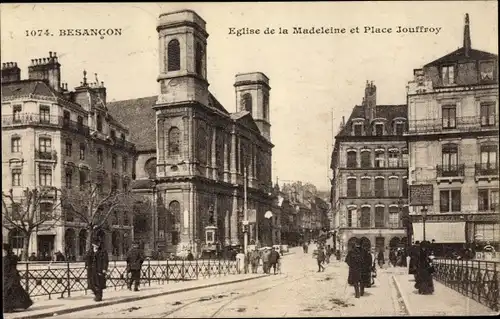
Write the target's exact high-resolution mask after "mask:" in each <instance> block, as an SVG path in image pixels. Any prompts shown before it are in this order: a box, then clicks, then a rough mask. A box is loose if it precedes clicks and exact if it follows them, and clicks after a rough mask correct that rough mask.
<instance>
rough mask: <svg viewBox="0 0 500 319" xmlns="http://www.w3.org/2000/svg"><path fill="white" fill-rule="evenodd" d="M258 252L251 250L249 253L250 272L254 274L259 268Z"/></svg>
mask: <svg viewBox="0 0 500 319" xmlns="http://www.w3.org/2000/svg"><path fill="white" fill-rule="evenodd" d="M259 262H260V254H259V252H258V251H257V250H252V252H251V253H250V263H251V265H252V273H254V274H256V273H257V271H258V269H259Z"/></svg>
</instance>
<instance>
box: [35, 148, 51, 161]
mask: <svg viewBox="0 0 500 319" xmlns="http://www.w3.org/2000/svg"><path fill="white" fill-rule="evenodd" d="M35 158H36V159H43V160H55V159H56V153H55V151H52V150H40V149H36V150H35Z"/></svg>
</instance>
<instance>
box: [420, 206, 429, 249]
mask: <svg viewBox="0 0 500 319" xmlns="http://www.w3.org/2000/svg"><path fill="white" fill-rule="evenodd" d="M427 211H428V209H427V207H426V206H424V207H423V208H422V210H421V212H422V224H423V225H422V226H423V232H424V234H423V240H424V241H425V221H426V220H427Z"/></svg>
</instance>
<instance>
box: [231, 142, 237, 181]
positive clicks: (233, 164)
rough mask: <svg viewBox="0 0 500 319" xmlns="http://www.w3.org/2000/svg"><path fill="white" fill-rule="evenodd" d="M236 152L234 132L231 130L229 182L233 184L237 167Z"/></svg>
mask: <svg viewBox="0 0 500 319" xmlns="http://www.w3.org/2000/svg"><path fill="white" fill-rule="evenodd" d="M236 152H238V149H237V148H236V133H235V132H232V133H231V182H232V183H233V184H236V177H237V176H236V174H237V173H238V170H237V167H236V164H237V163H236V154H237V153H236Z"/></svg>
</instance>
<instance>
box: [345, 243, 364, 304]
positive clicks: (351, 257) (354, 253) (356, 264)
mask: <svg viewBox="0 0 500 319" xmlns="http://www.w3.org/2000/svg"><path fill="white" fill-rule="evenodd" d="M345 262H346V263H347V265H348V266H349V276H348V277H347V283H348V284H349V285H351V286H353V287H354V294H355V297H356V298H359V297H360V296H361V295H362V294H363V293H364V287H363V286H362V285H361V269H362V267H363V256H362V254H361V247H360V246H359V243H356V244H355V245H354V247H353V248H352V249H351V250H349V251H348V252H347V256H346V258H345Z"/></svg>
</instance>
